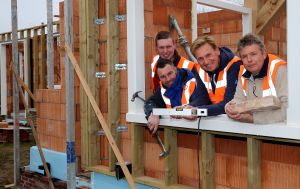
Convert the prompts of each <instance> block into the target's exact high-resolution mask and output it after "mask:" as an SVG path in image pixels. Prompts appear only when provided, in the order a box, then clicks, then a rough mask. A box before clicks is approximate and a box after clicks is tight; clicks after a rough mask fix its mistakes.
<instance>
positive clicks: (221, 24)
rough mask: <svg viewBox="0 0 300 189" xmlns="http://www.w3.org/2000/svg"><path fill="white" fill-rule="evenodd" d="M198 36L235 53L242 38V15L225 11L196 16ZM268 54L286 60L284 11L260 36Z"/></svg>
mask: <svg viewBox="0 0 300 189" xmlns="http://www.w3.org/2000/svg"><path fill="white" fill-rule="evenodd" d="M198 35H199V36H202V35H210V36H212V37H213V38H214V39H215V40H216V42H217V45H219V46H226V47H229V48H230V49H231V50H233V52H235V51H236V44H237V42H238V40H239V39H240V38H241V37H242V15H241V14H239V13H234V12H230V11H227V10H220V11H214V12H209V13H201V14H198ZM260 36H261V37H262V39H263V40H264V43H265V45H266V48H267V50H268V52H269V53H272V54H275V55H278V56H279V57H281V58H282V59H284V60H286V59H287V48H286V11H285V10H283V11H282V12H281V13H279V16H278V18H277V19H275V20H274V21H273V23H272V24H271V27H270V28H268V29H267V30H266V32H265V33H264V34H262V35H260Z"/></svg>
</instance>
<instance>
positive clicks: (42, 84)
mask: <svg viewBox="0 0 300 189" xmlns="http://www.w3.org/2000/svg"><path fill="white" fill-rule="evenodd" d="M40 30H41V36H40V48H39V50H40V51H39V55H40V56H39V78H40V81H39V88H40V89H45V88H46V81H47V77H46V41H45V27H44V26H42V27H41V29H40Z"/></svg>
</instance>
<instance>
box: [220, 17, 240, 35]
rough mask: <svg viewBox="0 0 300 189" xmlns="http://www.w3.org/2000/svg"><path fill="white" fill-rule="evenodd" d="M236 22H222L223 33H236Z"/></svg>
mask: <svg viewBox="0 0 300 189" xmlns="http://www.w3.org/2000/svg"><path fill="white" fill-rule="evenodd" d="M236 28H237V20H229V21H226V22H223V33H224V34H225V33H234V32H237V29H236Z"/></svg>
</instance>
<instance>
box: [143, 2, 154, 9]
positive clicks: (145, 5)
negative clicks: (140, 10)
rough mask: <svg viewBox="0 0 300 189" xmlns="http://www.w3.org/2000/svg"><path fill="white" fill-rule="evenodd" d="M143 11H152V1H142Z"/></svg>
mask: <svg viewBox="0 0 300 189" xmlns="http://www.w3.org/2000/svg"><path fill="white" fill-rule="evenodd" d="M144 10H145V12H146V11H153V0H144Z"/></svg>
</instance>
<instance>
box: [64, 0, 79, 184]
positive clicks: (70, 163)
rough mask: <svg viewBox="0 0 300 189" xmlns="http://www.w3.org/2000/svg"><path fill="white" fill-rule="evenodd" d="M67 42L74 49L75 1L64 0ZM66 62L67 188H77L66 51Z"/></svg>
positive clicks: (70, 73) (70, 77) (70, 74)
mask: <svg viewBox="0 0 300 189" xmlns="http://www.w3.org/2000/svg"><path fill="white" fill-rule="evenodd" d="M64 3H65V4H64V27H65V28H64V29H65V43H66V44H67V45H69V46H70V47H71V49H72V51H73V1H72V0H65V1H64ZM65 63H66V72H65V74H66V125H67V129H66V130H67V144H66V148H67V149H66V152H67V188H68V189H75V188H76V183H75V176H76V156H75V112H74V110H75V109H74V68H73V66H72V65H71V63H70V59H69V57H68V56H67V53H65Z"/></svg>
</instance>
